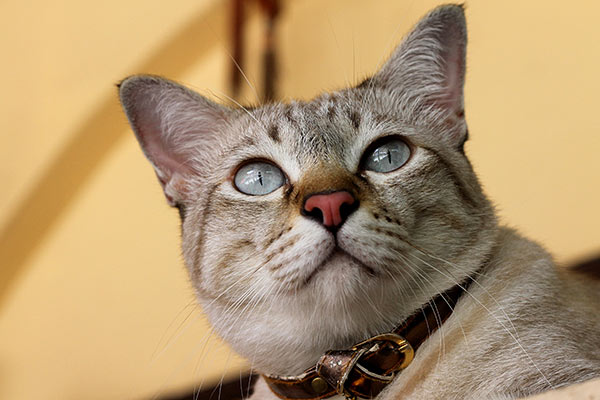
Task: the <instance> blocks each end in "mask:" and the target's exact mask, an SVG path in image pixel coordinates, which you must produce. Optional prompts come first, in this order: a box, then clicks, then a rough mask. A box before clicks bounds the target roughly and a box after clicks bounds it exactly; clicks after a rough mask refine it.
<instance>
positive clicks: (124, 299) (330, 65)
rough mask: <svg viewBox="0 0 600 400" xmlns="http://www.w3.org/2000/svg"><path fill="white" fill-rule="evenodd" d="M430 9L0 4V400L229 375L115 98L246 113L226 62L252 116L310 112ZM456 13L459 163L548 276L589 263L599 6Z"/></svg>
mask: <svg viewBox="0 0 600 400" xmlns="http://www.w3.org/2000/svg"><path fill="white" fill-rule="evenodd" d="M440 3H441V2H439V1H429V0H419V1H417V0H410V1H409V0H374V1H369V2H366V1H362V0H329V1H323V0H287V1H286V0H282V1H280V2H278V6H279V9H274V8H273V7H272V6H273V4H274V2H269V1H258V0H257V1H250V0H248V1H243V2H241V1H236V2H234V1H220V0H193V1H192V0H175V1H172V2H169V3H168V5H167V3H166V2H164V1H158V0H145V1H138V0H125V1H124V0H119V1H117V0H104V1H101V2H100V1H98V2H91V1H81V0H57V1H52V2H46V1H39V0H37V1H36V0H32V1H17V0H4V1H2V2H0V21H1V23H0V26H1V28H0V33H1V34H0V47H1V48H2V54H3V60H4V61H3V62H2V63H1V64H0V76H1V78H0V79H1V80H2V89H3V95H2V96H0V104H1V112H0V115H1V117H0V156H1V160H2V161H0V181H1V182H2V187H3V190H2V196H0V398H1V399H32V398H38V399H149V398H165V397H169V396H175V395H177V394H178V393H185V392H190V391H191V390H194V389H200V388H205V387H208V386H213V385H214V384H215V383H217V382H219V380H221V379H226V380H229V379H232V378H235V377H237V376H239V375H240V374H241V373H242V371H246V370H247V366H246V364H245V362H244V361H243V360H241V359H239V358H238V357H236V356H235V355H234V354H233V353H232V352H231V351H230V350H229V349H228V348H227V346H226V345H224V344H222V343H220V342H219V340H218V338H217V337H216V336H215V335H214V334H211V333H210V331H209V328H208V326H207V324H206V321H205V319H204V317H203V316H202V313H201V310H199V308H198V307H197V306H196V305H195V303H194V298H193V293H192V290H191V288H190V285H189V284H188V282H187V277H186V275H185V271H184V268H183V265H182V261H181V260H182V258H181V255H180V250H179V220H178V216H177V212H176V211H174V210H172V209H170V208H169V207H168V206H167V205H166V202H165V200H164V197H163V194H162V191H161V189H160V186H159V185H158V183H157V181H156V178H155V176H154V172H153V171H152V168H151V167H150V165H149V164H148V163H147V162H146V160H145V159H144V157H143V155H142V153H141V151H140V150H139V148H138V146H137V143H136V142H135V139H134V137H133V135H132V133H131V131H130V129H129V127H128V125H127V123H126V119H125V117H124V116H123V115H122V113H121V111H120V108H119V105H118V101H117V94H116V88H115V84H116V83H117V82H119V81H120V80H121V79H122V78H124V77H125V76H127V75H130V74H134V73H152V74H160V75H164V76H167V77H169V78H172V79H175V80H178V81H180V82H183V83H186V84H188V85H189V86H191V87H192V88H194V89H196V90H198V91H199V92H200V93H202V94H204V95H206V96H209V97H211V98H215V99H225V100H227V99H228V98H229V97H235V98H237V99H238V100H239V101H240V102H242V103H256V102H257V96H256V95H255V94H254V91H253V90H252V89H250V88H249V86H248V85H247V84H246V83H245V80H244V79H243V78H242V79H240V80H239V81H238V82H240V84H239V86H236V84H235V83H233V82H235V80H236V79H239V77H237V78H235V77H234V76H235V74H234V73H233V72H232V57H234V56H235V58H236V59H238V61H239V62H242V66H243V69H244V71H245V74H246V76H247V78H248V80H249V81H250V82H251V83H252V85H253V86H254V87H255V88H256V91H257V92H258V98H262V97H264V96H265V90H266V92H267V93H266V94H267V95H270V96H273V97H277V98H280V99H289V98H292V97H300V98H310V97H312V96H314V95H316V94H318V93H319V92H321V91H324V90H331V89H336V88H341V87H343V86H345V85H348V84H353V83H357V82H359V81H360V80H361V79H362V78H364V77H366V76H368V75H369V74H372V73H373V72H375V71H376V69H377V67H378V66H380V65H381V63H382V62H383V61H384V60H385V58H386V56H387V55H389V53H390V52H391V50H392V49H393V48H394V46H395V45H396V44H397V43H399V41H400V40H401V38H402V36H403V35H404V34H405V33H406V32H407V31H408V30H409V29H410V27H411V26H412V25H413V24H414V23H416V22H417V20H418V19H419V18H420V17H421V16H423V15H424V14H425V13H426V12H427V11H428V10H430V9H431V8H433V7H434V6H436V5H438V4H440ZM235 4H237V5H238V6H240V4H242V6H243V7H244V8H243V10H244V12H243V13H240V12H239V9H238V12H237V13H236V12H235ZM466 14H467V20H468V28H469V37H470V39H469V40H470V41H469V48H468V72H467V83H466V114H467V120H468V123H469V126H470V134H471V139H470V141H469V142H468V144H467V147H466V149H467V153H468V155H469V156H470V157H471V160H472V162H473V164H474V167H475V170H476V171H477V173H478V174H479V176H480V178H481V181H482V183H483V185H484V187H485V190H486V192H487V193H488V194H489V196H490V197H491V198H492V199H493V201H494V202H495V204H496V205H497V207H498V211H499V213H500V215H501V219H502V221H503V222H504V223H506V224H509V225H511V226H514V227H518V228H519V230H521V231H522V232H523V233H525V234H526V235H528V236H530V237H532V238H535V239H536V240H538V241H540V242H541V243H542V244H543V245H544V246H546V247H547V248H548V249H550V250H551V251H552V252H553V253H554V254H555V256H556V259H557V260H558V262H559V263H560V264H561V265H564V266H568V265H572V264H574V263H577V262H579V261H583V260H586V259H589V258H593V257H596V256H597V255H598V253H599V252H600V238H599V236H598V226H600V208H599V207H598V205H599V204H600V201H599V200H600V199H599V198H600V187H599V183H600V158H599V156H598V155H599V154H600V115H599V111H598V110H599V106H600V101H599V100H598V93H600V79H598V71H600V25H599V24H598V20H599V19H600V4H598V3H595V2H590V1H584V0H573V1H570V2H569V3H568V5H567V4H565V3H564V2H563V1H558V0H556V1H548V0H529V1H526V2H525V1H517V0H504V1H494V2H490V1H484V0H471V1H469V2H468V3H467V8H466ZM236 20H237V23H236V22H235V21H236ZM241 22H244V24H241ZM236 26H237V29H236V28H235V27H236ZM236 32H237V33H236ZM236 37H237V45H236V40H235V38H236ZM275 72H276V74H275ZM264 76H271V77H272V78H274V77H275V76H276V77H277V79H266V80H265V78H264ZM236 87H238V89H235V88H236ZM265 88H266V89H265ZM236 90H237V91H236Z"/></svg>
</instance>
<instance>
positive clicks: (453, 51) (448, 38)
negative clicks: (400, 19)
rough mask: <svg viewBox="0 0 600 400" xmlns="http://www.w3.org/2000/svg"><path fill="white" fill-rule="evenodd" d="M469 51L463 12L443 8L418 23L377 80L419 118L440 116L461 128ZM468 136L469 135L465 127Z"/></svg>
mask: <svg viewBox="0 0 600 400" xmlns="http://www.w3.org/2000/svg"><path fill="white" fill-rule="evenodd" d="M466 47H467V27H466V21H465V14H464V10H463V7H462V6H461V5H445V6H441V7H438V8H436V9H434V10H433V11H431V12H430V13H429V14H427V15H426V16H425V17H424V18H423V19H421V21H419V23H418V24H417V25H416V26H415V27H414V28H413V30H412V31H411V32H410V33H409V34H408V36H407V37H406V38H405V39H404V41H403V42H402V44H401V45H400V46H398V48H396V50H395V51H394V53H393V54H392V56H391V57H390V59H389V60H388V61H387V62H386V64H385V65H384V66H383V67H382V68H381V70H380V71H379V72H378V73H377V74H376V75H375V76H374V77H373V78H372V79H373V80H374V83H375V84H376V85H377V86H379V87H384V88H386V89H388V90H391V91H393V92H394V95H395V96H397V97H398V98H399V99H401V101H402V103H403V104H404V105H406V106H409V107H412V108H414V111H415V112H416V113H418V112H428V111H437V112H440V111H441V112H442V115H444V116H446V117H450V118H452V119H455V120H457V122H459V123H460V122H461V121H460V120H462V119H463V118H464V102H463V86H464V81H465V56H466ZM462 125H464V124H462ZM464 131H465V132H463V134H464V135H466V126H465V129H464ZM459 135H460V134H459ZM454 140H463V141H464V138H458V137H457V138H454Z"/></svg>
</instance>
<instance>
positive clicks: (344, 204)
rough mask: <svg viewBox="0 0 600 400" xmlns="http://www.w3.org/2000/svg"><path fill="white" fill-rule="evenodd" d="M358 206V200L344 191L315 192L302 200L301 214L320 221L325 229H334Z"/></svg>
mask: <svg viewBox="0 0 600 400" xmlns="http://www.w3.org/2000/svg"><path fill="white" fill-rule="evenodd" d="M357 208H358V200H356V199H355V198H354V196H352V195H351V194H350V193H348V192H346V191H339V192H332V193H322V194H319V193H316V194H312V195H309V196H308V197H307V198H306V200H305V201H304V206H303V207H302V215H305V216H307V217H310V218H313V219H315V220H317V221H318V222H320V223H322V224H323V225H324V226H325V227H326V228H327V229H329V230H331V231H336V230H337V229H338V228H339V227H340V226H341V225H342V224H343V223H344V221H345V220H346V219H347V218H348V216H349V215H350V214H352V213H353V212H354V211H355V210H356V209H357Z"/></svg>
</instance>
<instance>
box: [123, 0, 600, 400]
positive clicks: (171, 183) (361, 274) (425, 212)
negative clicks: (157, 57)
mask: <svg viewBox="0 0 600 400" xmlns="http://www.w3.org/2000/svg"><path fill="white" fill-rule="evenodd" d="M465 50H466V27H465V20H464V13H463V9H462V7H460V6H453V5H450V6H443V7H439V8H437V9H435V10H434V11H432V12H431V13H429V14H428V15H427V16H426V17H425V18H423V19H422V20H421V21H420V22H419V23H418V24H417V26H416V27H415V28H414V29H413V31H412V32H411V33H410V34H409V35H408V36H407V37H406V39H405V40H404V42H403V43H402V44H401V45H400V46H399V47H398V49H397V50H396V51H395V52H394V53H393V54H392V56H391V57H390V59H389V61H388V62H387V63H386V64H385V65H384V66H383V68H382V69H381V70H380V71H379V72H377V73H376V74H375V75H374V76H373V77H371V78H370V79H368V80H366V81H364V82H363V83H362V84H360V85H358V86H357V87H351V88H348V89H344V90H341V91H337V92H333V93H326V94H323V95H321V96H319V97H317V98H315V99H314V100H311V101H308V102H290V103H288V104H282V103H275V104H267V105H264V106H261V107H258V108H256V109H252V110H246V109H241V108H235V109H232V108H229V107H225V106H221V105H218V104H215V103H213V102H212V101H210V100H207V99H206V98H204V97H202V96H200V95H198V94H197V93H194V92H192V91H190V90H188V89H186V88H184V87H182V86H180V85H178V84H176V83H174V82H171V81H168V80H166V79H163V78H158V77H152V76H133V77H130V78H127V79H125V80H124V81H123V82H122V84H121V85H120V96H121V101H122V103H123V106H124V108H125V111H126V114H127V116H128V118H129V121H130V123H131V125H132V127H133V129H134V131H135V133H136V136H137V138H138V140H139V141H140V144H141V146H142V148H143V150H144V152H145V154H146V156H147V157H148V159H149V160H150V162H151V163H152V164H153V166H154V168H155V170H156V173H157V175H158V178H159V180H160V182H161V184H162V186H163V188H164V191H165V194H166V197H167V200H168V202H169V203H170V204H171V205H173V206H177V207H179V208H180V211H181V212H182V216H183V250H184V256H185V261H186V264H187V267H188V269H189V273H190V276H191V279H192V282H193V284H194V287H195V290H196V292H197V295H198V298H199V300H200V302H201V304H202V306H203V308H204V310H205V312H206V313H207V314H208V316H209V318H210V320H211V322H212V324H213V326H214V328H215V329H216V331H217V332H218V333H219V334H220V335H221V336H222V337H223V338H224V339H225V340H227V341H228V342H229V343H230V344H231V345H232V346H233V348H234V349H236V350H237V351H238V352H239V353H240V354H242V355H244V356H245V357H247V358H248V359H249V360H250V362H251V363H252V365H253V366H254V368H255V369H256V370H258V371H260V372H263V373H270V374H298V373H300V372H302V371H303V370H304V369H305V368H307V367H309V366H311V365H314V363H315V362H316V360H317V359H318V358H319V356H320V355H321V354H322V353H324V352H325V351H327V350H329V349H337V348H345V347H347V346H350V345H352V344H353V343H356V342H358V341H360V340H362V339H364V338H367V337H369V336H372V335H375V334H378V333H382V332H387V331H390V330H391V329H392V328H394V327H395V326H396V325H398V324H399V323H400V322H401V321H403V320H404V319H405V318H407V317H408V316H409V315H411V314H412V313H414V312H415V311H418V310H420V309H421V307H423V306H424V305H426V304H427V303H428V302H429V301H430V300H431V299H432V298H433V297H435V295H436V294H438V293H441V292H443V291H445V290H447V289H448V288H450V287H452V286H454V285H455V284H457V283H458V282H461V281H463V280H464V279H465V278H466V277H468V276H471V277H473V278H475V280H476V282H475V283H474V284H472V285H471V286H470V288H469V290H468V293H466V294H463V296H462V297H461V300H460V301H459V303H458V304H457V306H456V308H455V311H454V313H453V314H452V315H451V316H450V318H449V319H448V320H447V321H446V323H445V324H444V325H443V326H442V328H441V329H440V330H439V331H437V332H436V333H434V334H433V335H432V336H431V337H430V338H429V339H428V340H427V341H426V342H425V344H424V345H423V346H422V347H421V348H420V349H419V351H418V352H417V355H416V358H415V360H414V362H413V363H412V364H411V365H410V366H409V367H408V368H407V369H406V370H405V371H403V372H402V373H401V374H400V375H399V376H398V377H397V378H396V379H395V381H394V382H393V383H392V384H391V385H390V386H389V387H388V389H386V390H385V391H384V392H383V393H382V394H381V395H380V396H378V398H379V399H400V398H402V399H437V398H439V399H451V398H456V399H466V398H477V399H479V398H487V397H486V396H489V395H498V396H508V397H510V396H516V395H522V394H529V393H536V392H541V391H544V390H547V389H550V388H552V387H558V386H562V385H566V384H569V383H572V382H578V381H583V380H587V379H590V378H592V377H597V376H600V348H599V347H600V346H599V345H598V344H599V343H600V320H599V319H598V318H599V316H598V311H597V310H598V309H600V308H599V307H600V302H599V298H598V291H597V290H598V286H597V285H596V286H594V285H595V283H590V282H587V283H586V282H584V281H582V280H580V279H579V278H578V277H577V276H574V274H572V273H568V272H565V271H559V270H557V269H556V268H555V267H554V264H553V262H552V259H551V257H550V256H549V255H548V254H547V253H546V252H545V251H544V250H543V249H541V248H540V247H539V246H538V245H537V244H535V243H533V242H530V241H529V240H527V239H524V238H522V237H520V236H519V235H518V234H517V233H515V232H514V231H512V230H510V229H507V228H503V227H500V226H498V224H497V220H496V217H495V214H494V210H493V208H492V206H491V204H490V202H489V201H488V199H487V198H486V196H485V195H484V193H483V192H482V189H481V187H480V185H479V183H478V181H477V178H476V176H475V174H474V172H473V169H472V168H471V165H470V163H469V161H468V160H467V158H466V157H465V154H464V152H463V144H464V142H465V140H466V139H467V136H468V133H467V126H466V122H465V118H464V110H463V83H464V74H465ZM398 141H401V142H402V143H404V144H405V146H408V149H409V150H410V157H409V159H408V160H407V161H406V162H405V163H404V164H403V165H402V166H400V167H399V168H397V169H394V170H392V171H389V172H376V171H374V170H372V169H368V168H366V167H365V159H366V158H368V157H370V156H371V155H372V151H373V148H374V146H375V147H377V146H378V145H379V144H384V145H385V144H386V143H391V142H393V143H397V142H398ZM390 157H391V155H390ZM253 160H254V161H259V160H262V161H263V162H265V161H266V162H268V163H269V164H270V165H273V166H275V169H279V170H280V171H281V173H282V176H283V177H284V181H283V182H282V186H281V187H279V188H276V189H275V190H274V191H272V192H270V193H266V194H261V195H250V194H246V193H243V192H242V191H241V190H240V187H239V185H238V184H237V183H236V182H237V181H236V175H237V174H239V169H240V168H241V167H243V166H244V165H248V163H249V162H252V161H253ZM390 163H391V158H390ZM261 179H262V178H261ZM261 184H262V180H261ZM236 185H237V186H236ZM336 191H344V192H347V193H349V194H350V195H351V196H352V197H353V198H354V200H355V202H354V203H353V204H354V208H355V210H352V212H351V213H349V215H344V217H347V218H346V219H345V221H344V222H343V224H341V226H339V227H338V228H339V229H327V228H328V227H326V226H324V225H323V223H319V218H320V217H319V215H317V216H316V218H315V215H307V213H306V212H305V211H303V208H304V207H305V201H306V199H307V198H309V197H310V196H311V195H313V194H315V193H331V192H336ZM329 228H331V227H329ZM253 398H255V399H269V398H275V397H274V395H273V394H272V393H270V392H269V390H268V389H266V388H265V387H264V384H263V383H260V382H259V384H258V387H257V389H256V392H255V395H254V397H253Z"/></svg>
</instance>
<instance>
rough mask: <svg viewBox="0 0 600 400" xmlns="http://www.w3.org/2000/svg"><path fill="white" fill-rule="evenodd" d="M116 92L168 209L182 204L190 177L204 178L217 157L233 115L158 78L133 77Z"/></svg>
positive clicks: (221, 107)
mask: <svg viewBox="0 0 600 400" xmlns="http://www.w3.org/2000/svg"><path fill="white" fill-rule="evenodd" d="M118 87H119V97H120V99H121V104H122V105H123V108H124V110H125V114H126V115H127V118H128V119H129V123H130V125H131V127H132V128H133V131H134V132H135V136H136V137H137V139H138V141H139V143H140V146H141V147H142V150H143V151H144V154H145V155H146V157H147V158H148V160H150V162H151V163H152V165H153V167H154V170H155V172H156V175H157V176H158V180H159V181H160V184H161V185H162V187H163V190H164V193H165V196H166V198H167V201H168V203H169V204H170V205H171V206H179V205H181V204H184V203H185V200H186V197H187V194H188V190H189V189H188V182H189V181H190V177H192V176H193V175H199V174H202V172H203V168H204V167H206V164H207V161H208V160H209V159H210V157H211V155H213V153H215V152H216V151H215V150H216V149H217V148H218V147H219V143H220V140H221V135H219V133H221V131H222V130H223V127H224V125H225V124H226V121H227V117H228V114H229V113H230V112H231V110H230V109H228V108H226V107H224V106H221V105H219V104H216V103H214V102H212V101H210V100H208V99H206V98H205V97H202V96H201V95H199V94H197V93H196V92H193V91H191V90H189V89H187V88H185V87H183V86H181V85H179V84H177V83H175V82H172V81H170V80H167V79H164V78H160V77H156V76H148V75H136V76H132V77H129V78H126V79H124V80H123V81H122V82H121V83H120V84H119V85H118Z"/></svg>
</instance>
